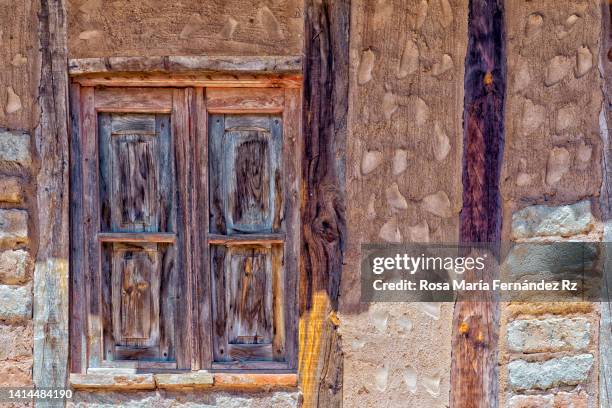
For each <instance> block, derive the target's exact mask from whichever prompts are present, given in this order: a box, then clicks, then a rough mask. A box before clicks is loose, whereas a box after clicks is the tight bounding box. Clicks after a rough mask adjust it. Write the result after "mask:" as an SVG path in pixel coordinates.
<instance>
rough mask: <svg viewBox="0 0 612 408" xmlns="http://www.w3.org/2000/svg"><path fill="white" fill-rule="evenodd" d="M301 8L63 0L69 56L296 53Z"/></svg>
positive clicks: (290, 2) (272, 2)
mask: <svg viewBox="0 0 612 408" xmlns="http://www.w3.org/2000/svg"><path fill="white" fill-rule="evenodd" d="M302 9H303V7H302V2H301V1H299V0H266V1H262V2H249V1H244V0H229V1H226V0H213V1H198V0H186V1H181V2H174V1H166V0H142V1H130V2H126V1H121V0H117V1H103V0H69V1H68V46H69V55H70V58H86V57H109V56H163V55H296V54H301V52H302V32H303V15H302Z"/></svg>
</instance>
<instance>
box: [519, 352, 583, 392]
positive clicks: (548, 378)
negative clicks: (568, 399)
mask: <svg viewBox="0 0 612 408" xmlns="http://www.w3.org/2000/svg"><path fill="white" fill-rule="evenodd" d="M592 367H593V355H591V354H581V355H578V356H571V357H560V358H553V359H551V360H547V361H545V362H532V363H531V362H527V361H525V360H514V361H512V362H510V363H509V364H508V380H509V383H510V386H511V387H512V388H513V389H514V390H530V389H540V390H546V389H549V388H552V387H556V386H562V385H577V384H580V383H583V382H585V381H586V380H587V378H588V376H589V373H590V372H591V368H592Z"/></svg>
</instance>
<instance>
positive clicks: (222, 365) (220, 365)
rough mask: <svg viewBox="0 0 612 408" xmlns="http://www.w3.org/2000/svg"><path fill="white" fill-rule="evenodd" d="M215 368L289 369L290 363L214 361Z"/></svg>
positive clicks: (213, 366)
mask: <svg viewBox="0 0 612 408" xmlns="http://www.w3.org/2000/svg"><path fill="white" fill-rule="evenodd" d="M212 368H213V370H234V371H235V370H262V371H273V370H288V369H289V364H287V363H284V362H282V361H245V362H242V361H238V360H236V361H231V362H213V363H212Z"/></svg>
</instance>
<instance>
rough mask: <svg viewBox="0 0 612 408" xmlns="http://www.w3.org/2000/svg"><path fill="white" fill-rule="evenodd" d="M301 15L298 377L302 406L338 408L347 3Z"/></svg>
mask: <svg viewBox="0 0 612 408" xmlns="http://www.w3.org/2000/svg"><path fill="white" fill-rule="evenodd" d="M304 13H305V14H304V38H305V59H304V103H303V126H304V127H303V133H304V137H303V139H304V149H303V161H302V174H303V191H302V241H303V246H302V265H301V274H300V291H299V296H300V302H299V303H300V324H299V331H300V352H299V372H300V384H301V389H302V392H303V401H302V406H304V407H309V408H310V407H324V408H333V407H340V406H341V405H342V370H343V365H342V352H341V347H340V336H339V334H338V333H337V325H338V321H337V317H336V311H337V310H338V295H339V290H340V278H341V272H342V260H343V255H344V243H345V236H346V226H345V203H344V197H345V192H344V176H343V175H344V169H343V167H344V162H343V157H344V151H345V143H346V133H347V122H346V121H347V114H348V81H349V76H348V74H349V72H348V70H349V22H350V1H349V0H337V1H336V0H333V1H332V0H306V2H305V5H304Z"/></svg>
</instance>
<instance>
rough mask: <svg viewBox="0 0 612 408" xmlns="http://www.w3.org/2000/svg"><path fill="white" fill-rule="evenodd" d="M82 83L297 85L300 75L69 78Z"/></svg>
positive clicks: (114, 84)
mask: <svg viewBox="0 0 612 408" xmlns="http://www.w3.org/2000/svg"><path fill="white" fill-rule="evenodd" d="M72 81H73V82H76V83H79V84H81V85H82V86H108V87H205V88H206V87H214V88H299V87H301V86H302V77H301V76H300V75H295V74H289V75H280V74H227V73H179V74H171V73H169V74H164V73H149V74H147V73H112V74H87V75H79V76H75V77H73V78H72Z"/></svg>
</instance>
